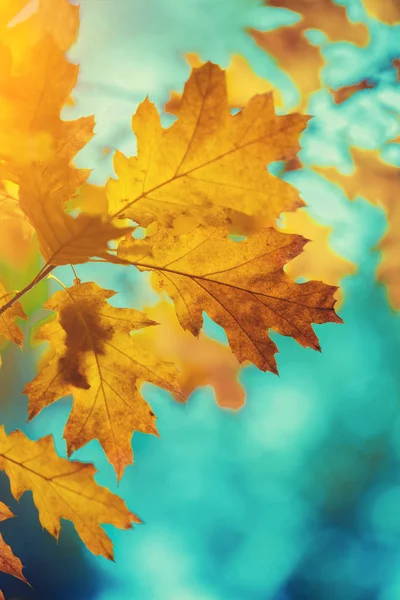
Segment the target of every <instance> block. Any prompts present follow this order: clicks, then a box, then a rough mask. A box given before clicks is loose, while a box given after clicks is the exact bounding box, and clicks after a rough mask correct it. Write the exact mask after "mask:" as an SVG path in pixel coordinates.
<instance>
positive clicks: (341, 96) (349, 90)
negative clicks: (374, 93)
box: [331, 79, 376, 104]
mask: <svg viewBox="0 0 400 600" xmlns="http://www.w3.org/2000/svg"><path fill="white" fill-rule="evenodd" d="M375 85H376V84H375V83H374V82H372V81H369V80H368V79H363V80H362V81H360V82H359V83H353V84H352V85H346V86H343V87H341V88H338V89H337V90H331V94H332V96H333V101H334V103H335V104H342V103H343V102H345V101H346V100H348V99H349V98H351V97H352V96H354V94H355V93H356V92H360V91H362V90H370V89H372V88H374V87H375Z"/></svg>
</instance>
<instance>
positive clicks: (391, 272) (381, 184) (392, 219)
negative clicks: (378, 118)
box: [313, 148, 400, 310]
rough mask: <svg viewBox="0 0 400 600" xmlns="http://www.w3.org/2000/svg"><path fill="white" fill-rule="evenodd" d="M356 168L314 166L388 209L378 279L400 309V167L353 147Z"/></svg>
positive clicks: (346, 188) (348, 189)
mask: <svg viewBox="0 0 400 600" xmlns="http://www.w3.org/2000/svg"><path fill="white" fill-rule="evenodd" d="M351 154H352V158H353V162H354V172H353V174H351V175H344V174H342V173H339V172H338V171H337V170H336V169H334V168H326V167H313V169H314V171H316V172H317V173H319V174H321V175H323V176H324V177H326V178H327V179H329V180H330V181H331V182H332V183H334V184H336V185H338V186H340V187H341V188H342V189H343V191H344V193H345V194H346V196H347V197H348V198H349V199H350V200H354V199H355V198H356V197H357V196H363V197H364V198H366V199H367V200H369V201H370V202H371V203H372V204H374V205H375V206H383V208H384V209H385V212H386V215H387V219H388V223H389V230H388V232H387V233H386V234H385V236H384V238H383V240H382V241H381V243H380V245H379V248H380V249H381V250H382V253H383V258H382V262H381V264H380V266H379V268H378V279H379V280H380V281H382V282H383V283H384V284H385V285H386V286H387V288H388V293H389V299H390V301H391V303H392V305H393V306H394V308H395V309H396V310H398V309H400V258H399V257H400V237H399V235H398V232H399V231H400V204H399V202H398V193H399V185H400V170H399V168H398V167H395V166H392V165H389V164H387V163H385V162H383V161H382V159H381V157H380V154H379V152H378V151H376V150H361V149H359V148H352V149H351Z"/></svg>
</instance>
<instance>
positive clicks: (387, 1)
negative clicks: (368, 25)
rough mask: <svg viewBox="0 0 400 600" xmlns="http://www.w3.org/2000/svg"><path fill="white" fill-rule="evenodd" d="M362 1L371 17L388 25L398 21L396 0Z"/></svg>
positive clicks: (399, 5)
mask: <svg viewBox="0 0 400 600" xmlns="http://www.w3.org/2000/svg"><path fill="white" fill-rule="evenodd" d="M363 3H364V6H365V9H366V11H367V13H368V14H369V15H370V16H371V17H374V18H375V19H378V20H379V21H383V22H384V23H388V24H389V25H394V24H395V23H399V22H400V4H399V2H398V0H379V2H376V0H363Z"/></svg>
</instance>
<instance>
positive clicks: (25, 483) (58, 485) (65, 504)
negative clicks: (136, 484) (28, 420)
mask: <svg viewBox="0 0 400 600" xmlns="http://www.w3.org/2000/svg"><path fill="white" fill-rule="evenodd" d="M0 469H3V470H4V471H5V472H6V473H7V475H8V478H9V480H10V486H11V492H12V494H13V496H14V498H15V499H16V500H19V498H20V497H21V496H22V494H23V493H24V492H26V491H27V490H31V491H32V495H33V501H34V503H35V505H36V508H37V509H38V512H39V520H40V523H41V525H42V527H44V528H45V529H47V531H48V532H49V533H51V535H53V536H54V537H55V538H58V536H59V533H60V527H61V525H60V520H61V519H68V520H69V521H72V522H73V524H74V526H75V529H76V531H77V533H78V535H79V536H80V537H81V538H82V541H83V542H84V544H85V545H86V546H87V548H88V549H89V550H90V551H91V552H93V554H96V555H99V554H101V555H102V556H105V557H106V558H108V559H112V558H113V550H112V542H111V540H110V538H109V537H108V536H107V535H106V533H105V531H104V530H103V528H102V527H101V525H102V524H112V525H114V526H115V527H119V528H120V529H130V528H131V527H132V525H131V523H132V522H134V523H139V522H140V520H139V519H138V517H137V516H136V515H134V514H133V513H131V512H130V511H129V510H128V509H127V508H126V506H125V503H124V501H123V500H121V498H118V496H115V495H114V494H112V493H111V492H110V491H109V490H108V489H107V488H103V487H100V486H99V485H98V484H97V483H96V482H95V480H94V475H95V473H96V470H95V468H94V467H93V465H91V464H84V463H79V462H74V461H68V460H66V459H65V458H60V457H59V456H57V454H56V452H55V450H54V446H53V441H52V438H51V436H47V437H45V438H42V439H40V440H38V441H36V442H34V441H31V440H29V439H28V438H27V437H26V436H25V435H24V434H23V433H21V432H20V431H14V432H13V433H11V434H10V435H7V434H6V433H5V431H4V428H3V427H0Z"/></svg>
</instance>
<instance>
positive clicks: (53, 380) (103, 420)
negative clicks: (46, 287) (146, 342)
mask: <svg viewBox="0 0 400 600" xmlns="http://www.w3.org/2000/svg"><path fill="white" fill-rule="evenodd" d="M114 294H115V292H112V291H110V290H104V289H102V288H100V287H99V286H97V285H96V284H95V283H78V284H75V285H74V286H73V287H71V288H69V289H66V290H63V291H59V292H57V293H55V294H54V295H53V296H52V297H51V298H50V299H49V300H48V302H47V303H46V305H45V307H46V308H49V309H51V310H54V311H56V318H55V320H54V321H52V322H50V323H47V324H45V325H43V326H42V327H41V329H40V330H39V332H38V334H37V339H40V340H46V341H49V342H50V343H51V344H52V347H53V348H54V356H53V357H52V359H51V360H50V362H49V363H48V365H47V366H46V367H45V368H43V369H42V370H41V371H40V372H39V374H38V375H37V377H36V378H35V379H34V380H33V381H32V382H30V383H28V384H27V386H26V387H25V390H24V392H25V393H26V394H28V396H29V418H33V417H34V416H35V415H37V414H38V413H39V412H40V411H41V410H42V409H43V408H44V407H45V406H48V405H49V404H51V403H52V402H55V401H56V400H58V399H59V398H62V397H63V396H66V395H68V394H72V395H73V398H74V403H73V408H72V413H71V415H70V417H69V420H68V423H67V425H66V429H65V432H64V437H65V439H66V441H67V448H68V453H69V454H71V453H72V452H73V451H74V450H77V449H78V448H80V447H82V446H84V445H85V444H86V443H88V442H89V441H90V440H93V439H98V440H99V442H100V444H101V445H102V447H103V448H104V451H105V453H106V455H107V457H108V459H109V461H110V462H111V463H112V464H113V466H114V468H115V470H116V473H117V476H118V477H119V478H120V477H121V476H122V474H123V471H124V469H125V467H126V466H127V465H128V464H130V463H132V461H133V457H132V448H131V437H132V433H133V432H134V431H140V432H142V433H153V434H157V428H156V425H155V420H156V417H155V415H154V413H153V412H152V410H151V408H150V406H149V405H148V404H147V402H146V401H145V400H144V398H143V397H142V395H141V393H140V389H139V388H140V383H141V382H143V381H147V382H150V383H153V384H154V385H157V386H160V387H164V388H165V389H167V390H169V391H171V392H173V393H175V394H177V395H179V386H178V384H177V383H176V379H177V376H178V372H177V370H176V368H175V367H174V366H173V365H171V364H167V363H164V362H163V361H161V360H160V359H158V358H156V357H155V356H154V355H153V354H151V353H150V352H149V351H148V350H146V349H145V348H142V347H141V346H140V345H138V344H137V343H135V339H134V337H132V336H131V335H130V333H131V331H133V330H137V329H141V328H143V327H149V326H152V325H156V323H154V321H151V320H150V319H149V318H148V317H146V315H144V314H143V313H141V312H139V311H137V310H134V309H127V308H125V309H122V308H115V307H113V306H111V305H110V304H109V303H108V302H107V300H108V299H110V298H112V297H113V296H114ZM180 395H181V396H182V394H180Z"/></svg>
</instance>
